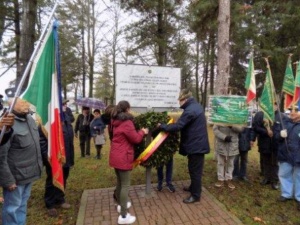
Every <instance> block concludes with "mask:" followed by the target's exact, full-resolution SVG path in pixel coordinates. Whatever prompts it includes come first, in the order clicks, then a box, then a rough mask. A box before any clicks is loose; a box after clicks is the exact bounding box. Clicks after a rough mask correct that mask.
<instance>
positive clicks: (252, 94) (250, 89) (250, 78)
mask: <svg viewBox="0 0 300 225" xmlns="http://www.w3.org/2000/svg"><path fill="white" fill-rule="evenodd" d="M245 88H246V90H247V98H246V103H247V104H249V103H250V102H251V101H252V100H253V99H255V98H256V84H255V75H254V63H253V56H251V58H250V60H249V67H248V71H247V77H246V81H245Z"/></svg>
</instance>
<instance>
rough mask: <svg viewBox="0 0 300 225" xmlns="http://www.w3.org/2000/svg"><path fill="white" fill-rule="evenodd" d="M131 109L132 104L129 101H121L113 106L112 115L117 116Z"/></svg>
mask: <svg viewBox="0 0 300 225" xmlns="http://www.w3.org/2000/svg"><path fill="white" fill-rule="evenodd" d="M128 109H130V104H129V102H127V101H119V103H118V104H117V105H116V106H115V107H114V108H113V110H112V113H111V117H112V118H116V117H117V115H118V114H119V113H122V112H126V111H127V110H128Z"/></svg>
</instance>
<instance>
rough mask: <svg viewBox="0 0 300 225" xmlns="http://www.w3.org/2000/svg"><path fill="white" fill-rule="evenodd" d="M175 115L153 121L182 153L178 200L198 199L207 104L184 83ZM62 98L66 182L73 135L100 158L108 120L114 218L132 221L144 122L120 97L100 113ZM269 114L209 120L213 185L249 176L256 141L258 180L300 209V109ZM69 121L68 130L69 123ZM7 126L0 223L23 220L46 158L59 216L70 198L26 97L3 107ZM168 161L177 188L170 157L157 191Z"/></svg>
mask: <svg viewBox="0 0 300 225" xmlns="http://www.w3.org/2000/svg"><path fill="white" fill-rule="evenodd" d="M178 101H179V105H180V108H181V109H183V112H182V114H181V116H180V117H179V118H178V120H177V121H176V122H175V123H172V124H163V123H158V124H157V127H156V130H158V131H165V132H180V147H179V154H181V155H183V156H186V157H187V160H188V171H189V176H190V184H189V186H187V187H184V188H183V190H184V191H186V192H188V193H189V195H188V196H187V197H186V198H184V199H183V203H185V204H191V203H195V202H199V201H200V200H201V193H202V173H203V167H204V159H205V154H208V153H209V152H210V147H209V140H208V133H207V124H206V117H205V111H204V109H203V107H202V106H201V104H199V103H198V102H197V101H196V99H194V98H193V96H192V93H191V92H190V91H189V90H187V89H183V90H181V92H180V93H179V97H178ZM67 102H68V100H65V101H63V103H62V130H63V135H64V140H65V141H64V145H65V146H64V147H65V156H66V162H65V164H64V165H63V177H64V190H66V187H67V179H68V177H69V173H70V168H71V167H72V166H74V137H76V138H79V146H80V153H81V157H90V155H91V144H90V142H91V140H93V141H94V144H95V149H96V157H95V158H96V159H98V160H100V159H101V156H102V155H101V149H102V145H103V144H104V143H105V141H106V139H105V138H104V130H105V128H106V127H107V128H108V134H109V141H110V153H109V165H110V167H112V168H113V169H114V171H115V174H116V188H115V191H114V196H113V197H114V199H115V201H116V204H117V207H116V208H117V211H118V213H119V214H120V215H119V217H118V221H117V222H118V224H132V223H134V222H135V220H136V217H135V216H133V215H131V214H130V213H129V211H128V209H129V208H130V207H131V205H132V203H131V202H130V200H129V196H128V193H129V188H130V175H131V171H132V169H133V162H134V146H135V145H136V144H138V143H140V142H141V141H142V140H143V138H144V137H145V136H146V135H148V133H149V129H148V128H146V127H144V128H142V129H140V130H136V128H135V125H134V117H133V115H132V114H131V113H130V108H131V107H130V103H129V102H128V101H120V102H118V104H117V105H115V106H113V105H110V106H108V107H107V108H106V109H105V111H104V113H103V114H102V115H101V111H100V110H99V109H95V110H94V111H93V114H92V113H91V111H90V108H88V107H82V113H81V114H79V115H78V117H77V119H76V121H75V118H74V116H73V113H72V111H71V109H70V108H69V107H67ZM274 109H275V121H274V122H273V123H270V122H269V121H267V120H265V118H264V113H263V112H257V113H256V114H255V115H254V118H253V124H252V127H251V128H249V127H242V126H237V125H234V124H233V125H230V126H229V125H228V126H225V125H214V126H213V133H214V136H215V152H216V159H217V176H216V177H217V181H216V183H215V187H216V188H222V187H224V186H225V185H226V186H227V187H228V188H230V189H235V188H236V187H235V184H234V180H242V181H245V182H249V178H248V176H247V163H248V151H249V150H251V147H252V146H253V144H254V142H256V141H257V144H258V151H259V154H260V168H261V174H262V175H263V180H262V181H261V185H268V184H270V185H271V188H272V189H274V190H277V189H279V188H280V190H281V195H280V197H279V199H278V200H279V201H280V202H286V201H288V200H291V199H295V200H296V201H297V202H298V205H297V208H298V210H300V152H299V148H300V146H299V145H300V144H299V143H300V141H299V138H300V136H299V134H300V114H298V112H296V111H295V110H293V111H292V112H291V114H290V115H289V116H287V115H285V114H283V113H281V112H280V111H279V110H278V107H277V104H276V103H274ZM73 122H75V125H74V130H73V126H72V123H73ZM3 126H5V127H6V131H5V133H4V136H3V138H2V140H1V143H0V186H2V187H3V197H4V199H3V198H0V202H2V204H3V206H2V224H3V225H14V224H25V223H26V210H27V201H28V199H29V197H30V193H31V187H32V184H33V182H34V181H35V180H37V179H39V178H40V177H41V173H42V167H43V166H45V171H46V175H47V176H46V180H45V192H44V203H45V206H46V208H47V211H48V215H49V216H51V217H57V216H58V214H59V213H58V208H62V209H69V208H70V207H71V205H70V204H69V203H68V202H67V201H66V199H65V192H63V191H62V190H61V189H60V188H58V187H57V186H56V185H55V184H53V174H52V170H51V164H50V163H49V160H48V141H47V137H46V136H45V134H44V132H43V130H42V127H41V125H40V124H38V123H37V122H36V121H35V120H34V118H33V117H32V115H31V112H30V110H29V104H28V103H27V102H26V101H24V100H22V99H17V101H16V104H15V105H14V108H13V110H12V113H11V114H8V113H5V114H4V115H3V116H2V118H1V120H0V130H2V128H3ZM164 166H165V167H166V176H165V181H166V186H167V188H168V190H169V191H170V192H172V193H173V192H175V187H174V186H173V184H172V173H173V172H172V169H173V157H172V158H171V159H170V161H169V162H168V163H167V164H166V165H163V166H161V167H159V168H157V178H158V186H157V191H162V186H163V181H164V174H163V168H164Z"/></svg>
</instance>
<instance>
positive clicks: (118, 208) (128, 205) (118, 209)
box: [117, 202, 131, 213]
mask: <svg viewBox="0 0 300 225" xmlns="http://www.w3.org/2000/svg"><path fill="white" fill-rule="evenodd" d="M130 207H131V202H127V209H129V208H130ZM117 211H118V213H120V212H121V206H120V205H118V206H117Z"/></svg>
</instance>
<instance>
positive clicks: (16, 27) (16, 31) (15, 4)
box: [14, 0, 21, 72]
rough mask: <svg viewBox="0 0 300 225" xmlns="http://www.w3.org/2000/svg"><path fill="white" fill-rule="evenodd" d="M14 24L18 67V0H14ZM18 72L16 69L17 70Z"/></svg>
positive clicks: (19, 32)
mask: <svg viewBox="0 0 300 225" xmlns="http://www.w3.org/2000/svg"><path fill="white" fill-rule="evenodd" d="M14 25H15V35H16V37H15V40H16V50H15V51H16V65H17V67H18V65H19V61H20V38H21V30H20V8H19V2H18V0H14ZM17 72H18V71H17Z"/></svg>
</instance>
